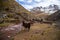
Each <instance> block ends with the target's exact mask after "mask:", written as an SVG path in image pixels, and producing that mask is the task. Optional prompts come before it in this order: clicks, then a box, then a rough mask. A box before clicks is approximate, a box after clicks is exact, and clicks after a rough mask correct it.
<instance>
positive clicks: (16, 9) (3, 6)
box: [0, 0, 32, 26]
mask: <svg viewBox="0 0 60 40" xmlns="http://www.w3.org/2000/svg"><path fill="white" fill-rule="evenodd" d="M28 18H29V19H30V18H32V17H31V13H30V12H29V11H28V10H26V9H25V8H24V7H22V6H21V5H20V4H19V3H17V2H16V1H15V0H0V20H1V21H0V26H2V25H6V23H8V24H9V23H19V22H21V21H22V20H28Z"/></svg>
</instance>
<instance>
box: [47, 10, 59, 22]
mask: <svg viewBox="0 0 60 40" xmlns="http://www.w3.org/2000/svg"><path fill="white" fill-rule="evenodd" d="M47 19H48V20H50V21H58V20H60V10H58V11H56V12H55V13H53V14H51V15H50V16H49V17H48V18H47Z"/></svg>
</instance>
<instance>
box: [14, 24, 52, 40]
mask: <svg viewBox="0 0 60 40" xmlns="http://www.w3.org/2000/svg"><path fill="white" fill-rule="evenodd" d="M52 29H53V28H51V25H49V24H40V23H35V24H34V25H33V26H31V29H30V31H29V32H28V31H21V33H19V34H18V35H16V36H15V38H14V40H47V38H48V37H47V36H48V34H49V33H48V34H47V32H48V31H50V30H51V31H52ZM45 31H46V32H45ZM51 34H52V33H51ZM52 35H53V34H52ZM50 38H52V37H51V36H50Z"/></svg>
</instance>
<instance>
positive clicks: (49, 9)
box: [31, 4, 59, 14]
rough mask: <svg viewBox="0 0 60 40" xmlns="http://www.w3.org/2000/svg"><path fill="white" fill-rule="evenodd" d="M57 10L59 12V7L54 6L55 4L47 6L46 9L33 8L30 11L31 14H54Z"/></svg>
mask: <svg viewBox="0 0 60 40" xmlns="http://www.w3.org/2000/svg"><path fill="white" fill-rule="evenodd" d="M57 10H59V6H58V5H55V4H52V5H49V6H47V7H42V6H40V7H34V8H32V9H31V12H32V13H37V14H39V13H50V14H51V13H54V12H56V11H57Z"/></svg>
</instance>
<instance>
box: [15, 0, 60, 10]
mask: <svg viewBox="0 0 60 40" xmlns="http://www.w3.org/2000/svg"><path fill="white" fill-rule="evenodd" d="M16 1H17V2H18V3H20V4H21V5H22V6H23V7H25V8H26V9H27V10H29V9H31V8H33V7H39V6H43V7H46V6H49V5H50V4H56V5H59V6H60V0H16Z"/></svg>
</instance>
